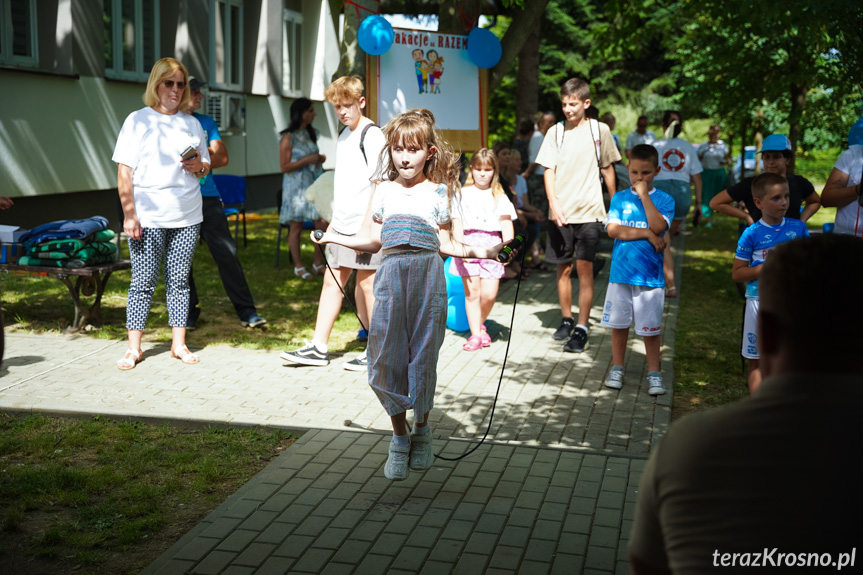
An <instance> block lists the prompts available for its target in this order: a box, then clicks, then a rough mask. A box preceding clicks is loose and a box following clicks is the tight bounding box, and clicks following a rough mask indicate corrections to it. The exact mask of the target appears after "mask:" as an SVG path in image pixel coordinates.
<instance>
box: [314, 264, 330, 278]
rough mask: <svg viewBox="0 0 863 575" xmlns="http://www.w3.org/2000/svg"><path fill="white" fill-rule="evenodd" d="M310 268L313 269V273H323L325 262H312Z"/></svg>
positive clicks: (325, 266) (325, 270) (324, 271)
mask: <svg viewBox="0 0 863 575" xmlns="http://www.w3.org/2000/svg"><path fill="white" fill-rule="evenodd" d="M312 269H313V270H315V275H318V276H320V275H324V274H325V273H326V272H327V264H321V265H318V264H312Z"/></svg>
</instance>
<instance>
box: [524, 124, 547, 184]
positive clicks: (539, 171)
mask: <svg viewBox="0 0 863 575" xmlns="http://www.w3.org/2000/svg"><path fill="white" fill-rule="evenodd" d="M544 139H545V136H543V135H542V132H540V131H539V130H535V131H534V132H533V134H531V136H530V143H528V145H527V149H528V153H529V154H530V162H531V163H536V157H537V156H538V155H539V149H540V148H541V147H542V141H543V140H544ZM533 173H534V174H536V175H538V176H541V175H543V174H544V173H545V167H544V166H541V165H539V164H537V165H536V170H534V171H533Z"/></svg>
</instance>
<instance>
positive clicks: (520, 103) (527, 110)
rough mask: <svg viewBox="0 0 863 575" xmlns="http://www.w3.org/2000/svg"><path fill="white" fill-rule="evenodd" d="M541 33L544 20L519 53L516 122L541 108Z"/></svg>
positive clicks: (539, 22) (535, 25)
mask: <svg viewBox="0 0 863 575" xmlns="http://www.w3.org/2000/svg"><path fill="white" fill-rule="evenodd" d="M541 31H542V18H539V19H537V21H536V24H534V26H533V30H532V31H531V33H530V35H529V36H528V37H527V39H526V40H525V42H524V46H522V47H521V51H520V52H519V53H518V75H517V77H516V92H515V117H516V121H519V120H521V118H524V117H525V116H528V117H530V116H533V115H534V114H535V113H536V112H537V111H538V108H539V44H540V42H539V38H540V34H541Z"/></svg>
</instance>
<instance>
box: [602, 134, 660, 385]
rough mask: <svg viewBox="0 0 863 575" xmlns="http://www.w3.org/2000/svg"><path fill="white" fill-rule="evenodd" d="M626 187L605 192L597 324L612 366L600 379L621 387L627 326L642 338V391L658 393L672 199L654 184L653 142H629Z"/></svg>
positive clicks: (656, 167) (656, 163) (656, 159)
mask: <svg viewBox="0 0 863 575" xmlns="http://www.w3.org/2000/svg"><path fill="white" fill-rule="evenodd" d="M628 171H629V179H630V181H631V182H632V187H631V188H629V189H626V190H623V191H622V192H619V193H617V194H614V196H612V198H611V206H610V207H609V210H608V226H607V228H606V229H607V230H608V236H609V237H611V238H613V239H614V249H613V250H612V252H611V275H610V276H609V280H608V290H607V291H606V294H605V307H604V308H603V311H602V324H601V325H602V326H603V327H610V328H611V356H612V366H611V370H610V371H609V372H608V376H607V377H606V379H605V386H606V387H610V388H611V389H620V388H621V387H623V358H624V355H625V354H626V341H627V339H628V338H629V327H630V326H631V325H632V321H633V319H635V333H636V334H637V335H640V336H642V337H643V338H644V348H645V350H646V351H647V383H648V388H647V392H648V393H649V394H650V395H662V394H663V393H665V386H664V385H663V384H662V374H661V373H660V371H659V334H660V330H661V327H662V308H663V306H664V305H665V289H664V288H665V275H664V274H663V271H662V261H663V250H664V249H665V245H666V241H665V237H664V236H665V232H666V231H667V230H668V227H669V226H670V225H671V220H672V218H673V217H674V199H673V198H672V197H671V195H670V194H667V193H665V192H663V191H662V190H657V189H654V187H653V178H655V177H656V175H657V174H658V173H659V155H658V154H657V152H656V149H655V148H654V147H653V146H649V145H646V144H639V145H638V146H635V147H634V148H632V151H631V152H630V161H629V166H628Z"/></svg>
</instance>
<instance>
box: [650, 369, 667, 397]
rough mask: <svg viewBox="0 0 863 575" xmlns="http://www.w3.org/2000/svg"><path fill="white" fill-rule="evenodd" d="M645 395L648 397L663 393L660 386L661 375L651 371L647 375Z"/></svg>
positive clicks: (662, 386) (662, 388) (663, 387)
mask: <svg viewBox="0 0 863 575" xmlns="http://www.w3.org/2000/svg"><path fill="white" fill-rule="evenodd" d="M647 393H649V394H650V395H662V394H663V393H665V386H664V385H662V374H661V373H659V372H658V371H651V372H649V373H648V374H647Z"/></svg>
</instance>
